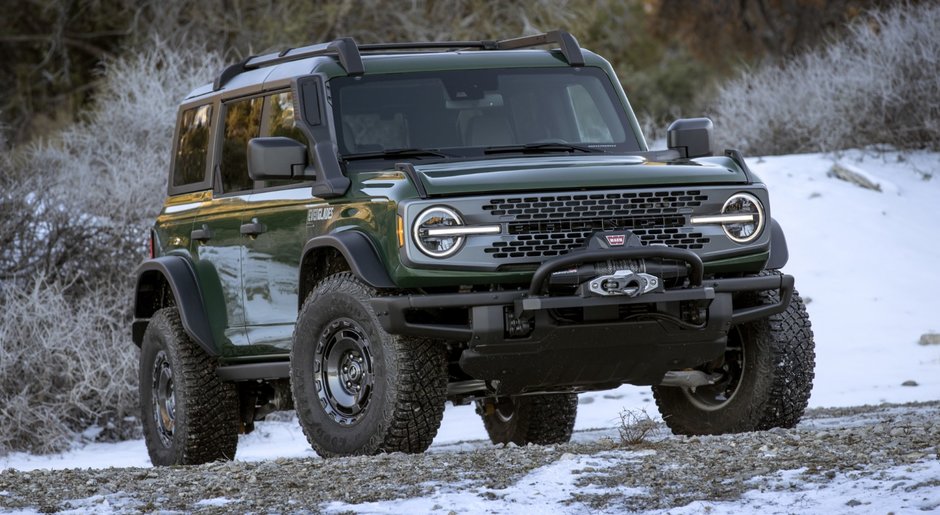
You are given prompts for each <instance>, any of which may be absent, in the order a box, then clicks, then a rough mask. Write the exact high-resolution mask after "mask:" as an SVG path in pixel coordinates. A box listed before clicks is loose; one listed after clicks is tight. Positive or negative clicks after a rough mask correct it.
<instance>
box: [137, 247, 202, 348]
mask: <svg viewBox="0 0 940 515" xmlns="http://www.w3.org/2000/svg"><path fill="white" fill-rule="evenodd" d="M136 273H137V285H136V288H135V291H134V324H133V329H132V335H133V340H134V343H135V344H136V345H137V346H138V347H140V345H141V343H142V342H143V338H144V331H145V330H146V329H147V325H148V324H149V322H150V318H151V317H152V316H153V314H154V313H156V311H157V310H158V309H161V308H165V307H168V306H176V308H177V311H178V312H179V317H180V321H181V322H182V324H183V329H185V330H186V334H187V335H189V337H190V338H192V339H193V341H194V342H196V344H198V345H199V347H201V348H202V349H203V350H204V351H205V352H206V353H207V354H208V355H210V356H218V354H219V353H218V350H217V349H218V348H217V346H216V342H215V337H214V336H213V333H212V327H211V325H210V324H209V317H208V313H207V312H206V308H205V303H204V302H203V295H202V290H201V288H200V287H199V282H198V281H197V280H196V273H195V271H194V269H193V267H192V264H190V262H189V260H187V259H186V258H184V257H182V256H161V257H158V258H154V259H148V260H147V261H144V262H143V263H142V264H141V265H140V266H139V267H138V268H137V272H136Z"/></svg>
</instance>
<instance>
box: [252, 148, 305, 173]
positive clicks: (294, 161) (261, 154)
mask: <svg viewBox="0 0 940 515" xmlns="http://www.w3.org/2000/svg"><path fill="white" fill-rule="evenodd" d="M306 167H307V146H306V145H304V144H303V143H301V142H299V141H297V140H295V139H291V138H283V137H272V138H252V139H251V140H250V141H249V142H248V175H249V176H250V177H251V178H252V179H254V180H256V181H265V180H271V179H299V178H301V177H303V176H304V169H305V168H306Z"/></svg>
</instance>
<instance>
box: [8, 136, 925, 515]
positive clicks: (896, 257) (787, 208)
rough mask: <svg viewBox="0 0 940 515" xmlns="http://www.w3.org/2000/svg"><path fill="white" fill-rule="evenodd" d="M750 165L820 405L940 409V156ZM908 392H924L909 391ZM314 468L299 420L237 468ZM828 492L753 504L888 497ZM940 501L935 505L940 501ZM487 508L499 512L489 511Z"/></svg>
mask: <svg viewBox="0 0 940 515" xmlns="http://www.w3.org/2000/svg"><path fill="white" fill-rule="evenodd" d="M748 162H749V164H750V166H751V168H752V170H753V171H754V172H756V173H757V174H758V175H760V176H761V178H762V179H763V180H764V181H765V182H766V184H767V185H768V188H769V189H770V193H771V202H772V206H771V209H772V213H773V216H774V218H776V219H777V220H778V221H779V222H780V223H781V225H782V226H783V228H784V231H785V232H786V235H787V240H788V243H789V249H790V262H789V264H788V265H787V266H786V268H785V271H786V272H787V273H790V274H793V275H795V276H796V278H797V288H798V289H799V290H800V293H801V294H802V295H803V297H804V298H805V299H807V302H808V306H807V309H808V310H809V313H810V317H811V319H812V322H813V329H814V332H815V335H816V355H817V358H816V359H817V364H816V380H815V386H814V389H813V395H812V398H811V399H810V406H811V407H823V406H853V405H862V404H878V403H882V402H910V401H927V400H937V399H940V346H937V345H931V346H924V345H919V344H918V339H919V338H920V336H921V335H922V334H924V333H927V332H938V333H940V297H938V292H940V267H938V263H940V228H938V225H937V224H940V154H937V153H925V152H905V153H893V152H889V153H883V154H876V153H866V152H862V151H851V152H846V153H843V154H841V155H823V154H804V155H792V156H777V157H765V158H752V159H749V160H748ZM836 162H838V163H839V164H840V166H841V167H842V168H843V169H847V170H849V171H851V172H854V173H856V174H858V175H860V176H862V177H864V178H865V180H867V181H869V182H872V183H876V184H879V186H880V189H881V191H875V190H871V189H865V188H862V187H859V186H858V185H855V184H852V183H850V182H846V181H843V180H840V179H837V178H835V177H831V176H829V175H828V172H829V171H830V170H831V169H832V167H833V164H834V163H836ZM909 381H913V382H915V383H916V384H917V386H903V383H905V382H909ZM625 409H642V410H645V411H646V412H647V413H649V414H650V415H651V416H653V417H654V418H658V416H657V413H656V408H655V405H654V404H653V403H652V398H651V395H650V393H649V389H648V388H639V387H632V386H624V387H621V388H618V389H617V390H613V391H608V392H596V393H588V394H583V395H581V399H580V406H579V413H578V421H577V425H576V430H586V429H591V428H612V427H614V426H616V424H617V422H618V421H619V418H618V414H619V413H620V412H621V411H622V410H625ZM597 434H598V433H597V432H590V433H583V432H582V433H581V434H576V436H575V438H576V439H577V438H597V437H598V436H597ZM485 438H486V433H485V432H484V430H483V426H482V423H481V422H480V421H479V418H478V417H477V415H476V414H475V413H474V410H473V407H472V406H458V407H454V406H448V408H447V410H446V412H445V416H444V421H443V424H442V427H441V430H440V432H439V434H438V436H437V438H436V439H435V441H434V445H433V446H432V448H431V452H442V451H453V450H462V449H469V448H473V447H475V446H479V445H486V444H485V443H483V442H480V441H479V440H482V439H485ZM311 456H314V453H313V451H311V450H310V448H309V446H308V445H307V443H306V440H305V439H304V436H303V434H302V432H301V430H300V428H299V426H298V425H297V423H296V422H295V421H290V422H267V423H261V424H259V425H258V429H257V430H256V432H255V433H253V434H251V435H247V436H243V437H242V438H241V440H240V441H239V447H238V454H237V455H236V459H239V460H245V461H260V460H267V459H272V458H276V457H311ZM577 461H578V458H576V457H572V458H571V460H562V461H560V462H558V463H555V464H553V465H551V466H549V467H545V468H543V469H539V470H536V471H534V472H533V473H532V476H531V478H530V479H531V481H522V482H520V484H527V483H536V484H537V485H540V486H537V487H536V488H537V490H539V491H540V492H542V491H544V492H543V493H544V496H545V499H547V500H549V499H554V498H556V497H557V496H558V495H561V496H563V497H564V496H566V495H567V494H565V493H564V492H568V490H570V488H571V485H570V484H569V483H568V479H566V476H565V471H566V470H568V469H570V468H571V467H577V466H579V465H578V463H577ZM127 466H133V467H146V466H149V460H148V458H147V451H146V448H145V447H144V444H143V442H142V441H139V440H138V441H129V442H121V443H114V444H86V445H83V446H78V447H77V448H76V449H74V450H72V451H69V452H66V453H63V454H58V455H52V456H33V455H28V454H23V453H15V454H11V455H8V456H6V457H3V458H0V470H2V469H4V468H16V469H35V468H55V469H58V468H76V467H78V468H84V467H94V468H102V467H127ZM938 473H940V465H937V464H936V463H932V464H929V465H924V467H921V468H920V469H918V470H915V471H897V476H898V478H900V479H898V481H907V480H910V481H916V480H917V478H922V477H936V476H937V474H938ZM903 478H907V479H903ZM785 480H786V479H785V478H781V481H785ZM530 486H531V485H530ZM816 486H818V488H819V490H818V491H806V490H805V489H798V490H797V491H796V492H793V493H791V494H780V493H779V492H774V493H765V492H752V493H751V494H749V495H748V498H747V499H746V500H745V501H744V502H746V503H747V505H748V506H749V507H753V508H755V509H757V508H760V509H761V510H764V509H767V510H770V511H773V510H775V509H778V508H779V509H784V507H787V506H791V507H792V506H803V507H806V508H807V509H809V510H811V511H826V510H827V509H828V508H829V507H833V506H844V505H845V504H844V503H845V502H846V500H845V499H844V498H847V497H851V498H852V499H856V500H858V501H861V502H863V503H871V504H868V505H866V506H865V509H866V511H879V510H880V508H881V507H882V506H883V504H881V503H882V496H881V495H880V494H878V493H877V491H876V490H871V492H873V493H871V494H866V493H865V492H866V491H869V490H868V489H866V487H865V485H864V484H856V483H854V482H853V481H852V480H851V477H850V476H845V477H842V478H837V479H836V480H833V481H832V482H830V483H828V484H826V485H816ZM783 495H791V496H793V499H791V501H792V502H795V503H798V504H796V505H793V504H788V503H784V504H779V503H781V502H782V501H781V499H782V496H783ZM441 496H442V498H441V499H436V500H435V499H414V500H407V501H396V502H393V503H379V504H377V505H375V506H369V507H362V508H363V509H365V510H366V511H376V512H394V511H399V512H400V511H406V512H410V511H428V509H429V508H430V507H432V506H433V505H435V504H439V505H444V506H453V505H459V506H464V507H466V508H468V509H470V510H471V511H472V506H473V504H472V503H474V502H477V501H478V500H479V496H478V495H477V493H460V492H459V491H454V492H445V493H442V494H441ZM510 497H511V496H510ZM934 501H935V502H934V505H936V504H937V502H940V501H937V500H934ZM775 503H777V504H775ZM800 503H802V504H800ZM840 503H841V504H840ZM775 506H776V508H775ZM892 506H895V507H896V506H897V505H896V504H894V505H892ZM739 507H740V505H739V504H737V503H734V504H730V505H726V504H722V503H705V502H703V503H695V504H693V505H690V506H689V507H687V508H686V511H688V512H690V513H691V512H701V511H711V512H713V513H726V512H729V513H730V512H734V511H737V510H738V509H739ZM510 508H511V507H509V506H508V505H507V508H506V509H507V510H508V511H512V510H511V509H510ZM516 508H518V505H516ZM337 509H339V508H337ZM487 509H492V505H491V504H487ZM497 509H498V508H497ZM788 509H789V508H788ZM910 509H916V507H915V505H913V504H912V505H911V506H910ZM549 512H550V511H549ZM549 512H546V513H549Z"/></svg>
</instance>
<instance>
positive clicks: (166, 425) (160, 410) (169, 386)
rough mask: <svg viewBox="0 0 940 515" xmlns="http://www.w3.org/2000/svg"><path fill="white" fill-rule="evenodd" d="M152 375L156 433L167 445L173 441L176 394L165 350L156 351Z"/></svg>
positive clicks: (152, 404) (152, 405) (152, 406)
mask: <svg viewBox="0 0 940 515" xmlns="http://www.w3.org/2000/svg"><path fill="white" fill-rule="evenodd" d="M152 376H153V381H152V384H151V388H152V389H153V393H152V394H151V395H152V396H153V402H152V403H151V408H152V409H153V418H154V421H155V422H156V430H157V435H159V436H160V441H161V442H162V443H163V445H165V446H167V447H169V446H170V445H171V444H172V442H173V429H174V428H175V427H176V395H175V394H174V392H173V369H172V368H171V367H170V362H169V361H168V360H167V356H166V351H163V350H161V351H159V352H157V355H156V357H155V358H154V360H153V374H152Z"/></svg>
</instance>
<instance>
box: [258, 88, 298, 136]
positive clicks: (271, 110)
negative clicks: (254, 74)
mask: <svg viewBox="0 0 940 515" xmlns="http://www.w3.org/2000/svg"><path fill="white" fill-rule="evenodd" d="M267 99H268V107H267V109H266V110H265V118H267V121H268V128H267V134H266V136H283V137H285V138H293V139H295V140H297V141H299V142H301V143H303V144H304V145H306V144H307V137H306V136H304V133H303V131H301V130H300V128H299V127H297V124H296V122H295V121H294V95H293V93H291V92H290V91H288V92H285V93H278V94H276V95H269V96H268V97H267Z"/></svg>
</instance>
